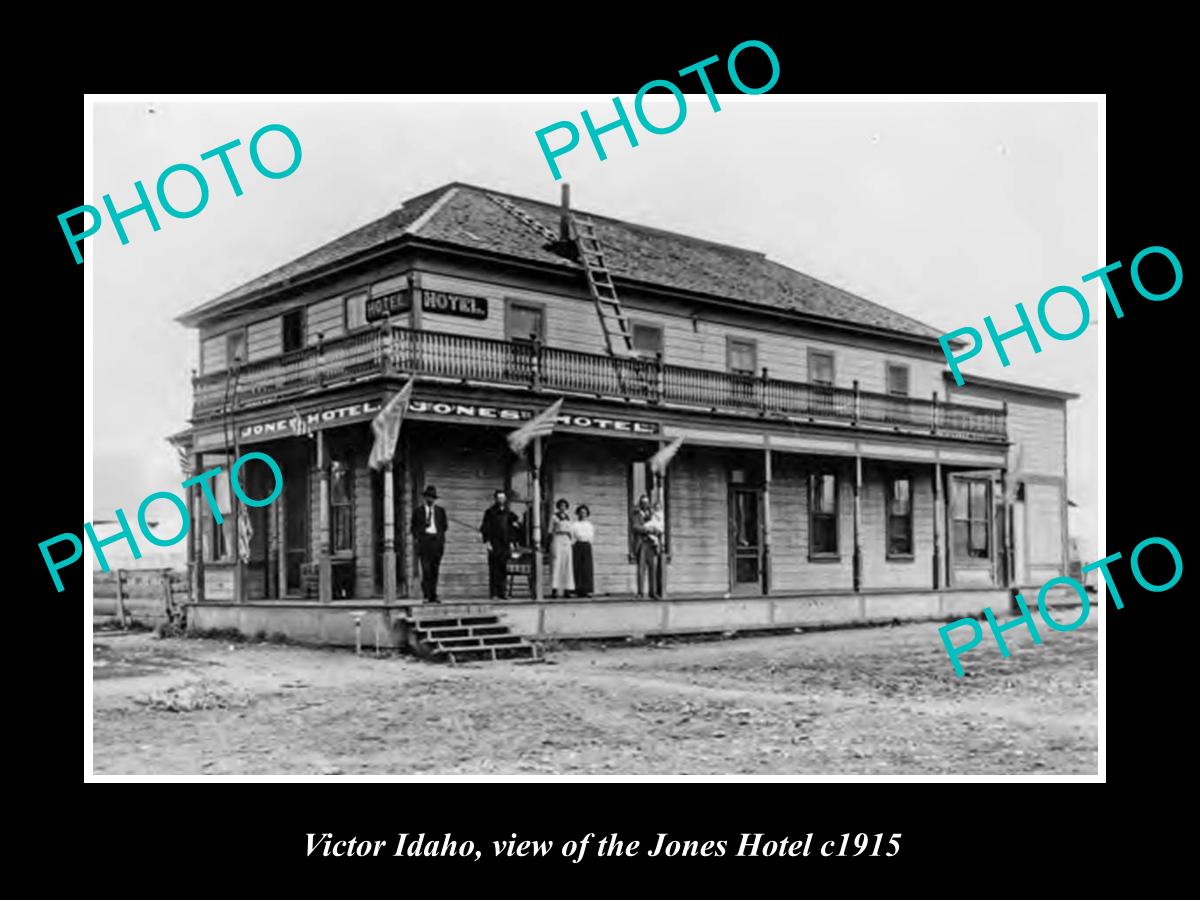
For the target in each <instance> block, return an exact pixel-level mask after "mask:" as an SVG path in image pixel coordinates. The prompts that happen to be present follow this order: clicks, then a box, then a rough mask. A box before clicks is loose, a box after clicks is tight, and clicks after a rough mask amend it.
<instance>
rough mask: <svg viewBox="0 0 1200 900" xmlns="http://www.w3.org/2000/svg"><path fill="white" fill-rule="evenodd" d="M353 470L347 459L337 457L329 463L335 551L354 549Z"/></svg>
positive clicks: (330, 509)
mask: <svg viewBox="0 0 1200 900" xmlns="http://www.w3.org/2000/svg"><path fill="white" fill-rule="evenodd" d="M352 474H353V470H352V469H351V467H350V465H349V463H347V462H346V461H345V460H341V459H335V460H333V461H331V462H330V465H329V511H330V517H329V519H330V523H329V524H330V531H331V532H332V542H333V548H332V549H333V552H334V553H352V552H353V551H354V485H353V480H352Z"/></svg>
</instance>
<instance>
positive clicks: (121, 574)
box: [117, 569, 129, 628]
mask: <svg viewBox="0 0 1200 900" xmlns="http://www.w3.org/2000/svg"><path fill="white" fill-rule="evenodd" d="M117 619H118V620H119V621H120V623H121V627H122V628H128V627H129V625H128V621H127V619H126V618H125V570H124V569H117Z"/></svg>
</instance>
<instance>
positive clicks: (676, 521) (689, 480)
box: [667, 447, 729, 594]
mask: <svg viewBox="0 0 1200 900" xmlns="http://www.w3.org/2000/svg"><path fill="white" fill-rule="evenodd" d="M670 477H671V484H670V489H669V490H670V498H669V499H670V508H669V509H668V511H667V512H668V516H669V517H670V520H669V522H668V525H667V527H668V528H669V529H670V535H671V538H670V540H671V562H670V571H669V575H668V582H667V589H668V590H669V591H670V592H671V593H672V594H683V593H689V592H705V593H707V592H712V591H722V592H724V591H728V590H729V498H728V490H729V484H728V479H729V476H728V472H727V469H726V467H725V464H724V462H723V461H722V460H721V459H720V458H719V457H717V456H716V455H715V454H712V453H706V452H705V451H704V450H702V449H695V450H689V449H688V448H687V447H685V448H684V449H682V450H681V451H680V452H679V455H678V456H676V457H675V460H674V461H673V462H672V464H671V475H670Z"/></svg>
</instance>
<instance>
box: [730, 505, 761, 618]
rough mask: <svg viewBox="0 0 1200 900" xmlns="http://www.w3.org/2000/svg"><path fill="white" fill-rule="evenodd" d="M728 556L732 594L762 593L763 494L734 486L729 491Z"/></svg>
mask: <svg viewBox="0 0 1200 900" xmlns="http://www.w3.org/2000/svg"><path fill="white" fill-rule="evenodd" d="M729 510H730V523H729V545H730V546H729V555H730V571H731V579H730V581H731V584H730V590H731V592H733V593H742V594H750V593H753V594H757V593H761V591H762V575H763V558H762V546H763V541H762V514H761V513H762V490H761V489H759V488H753V487H741V486H733V487H730V489H729Z"/></svg>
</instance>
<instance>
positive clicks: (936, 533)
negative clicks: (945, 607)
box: [933, 462, 942, 591]
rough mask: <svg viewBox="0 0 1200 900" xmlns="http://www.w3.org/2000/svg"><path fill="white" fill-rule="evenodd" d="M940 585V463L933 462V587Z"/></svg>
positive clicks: (935, 588) (936, 587)
mask: <svg viewBox="0 0 1200 900" xmlns="http://www.w3.org/2000/svg"><path fill="white" fill-rule="evenodd" d="M941 586H942V464H941V463H940V462H935V463H934V464H933V589H934V590H935V591H936V590H937V589H938V588H940V587H941Z"/></svg>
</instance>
